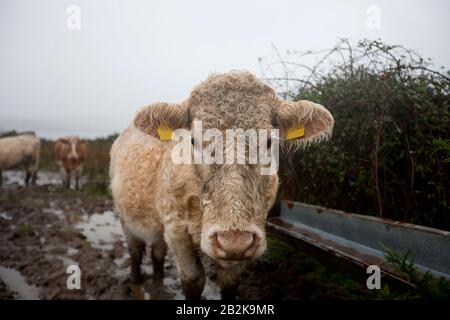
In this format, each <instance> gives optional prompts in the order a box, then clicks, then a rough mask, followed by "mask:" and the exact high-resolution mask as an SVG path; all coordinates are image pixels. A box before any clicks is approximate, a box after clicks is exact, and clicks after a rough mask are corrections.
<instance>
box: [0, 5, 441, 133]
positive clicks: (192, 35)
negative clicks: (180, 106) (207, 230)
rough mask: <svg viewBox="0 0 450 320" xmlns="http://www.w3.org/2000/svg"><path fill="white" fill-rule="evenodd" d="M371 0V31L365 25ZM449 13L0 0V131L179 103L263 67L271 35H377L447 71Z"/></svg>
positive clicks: (97, 119)
mask: <svg viewBox="0 0 450 320" xmlns="http://www.w3.org/2000/svg"><path fill="white" fill-rule="evenodd" d="M71 5H76V6H78V8H79V9H80V29H76V26H77V24H76V18H74V17H76V12H75V13H74V11H71V13H69V14H68V13H67V8H68V7H70V6H71ZM371 5H375V6H377V7H376V8H379V10H380V24H379V28H376V27H375V28H369V27H368V24H367V21H368V19H370V17H373V15H371V14H370V13H369V14H368V13H367V9H368V7H369V6H371ZM449 14H450V1H448V0H420V1H416V0H408V1H407V0H405V1H392V0H387V1H361V0H354V1H350V0H348V1H324V0H323V1H318V0H315V1H298V0H297V1H285V0H276V1H262V0H258V1H243V0H237V1H235V0H227V1H212V0H209V1H195V0H190V1H162V0H161V1H149V0H126V1H125V0H123V1H117V0H102V1H101V0H86V1H77V0H71V1H65V0H39V1H25V0H1V1H0V131H5V130H9V129H19V130H35V131H36V132H37V133H38V134H39V135H41V136H44V137H52V138H55V137H57V136H59V135H65V134H80V135H82V136H84V137H93V136H99V135H107V134H109V133H112V132H118V131H120V130H122V129H123V128H124V127H126V126H127V125H128V123H129V121H130V120H131V117H132V115H133V114H134V112H135V110H136V109H138V108H139V107H141V106H144V105H146V104H149V103H151V102H154V101H168V102H176V101H180V100H182V99H184V98H185V97H187V95H188V93H189V91H190V90H191V88H192V87H193V86H194V85H196V84H197V83H198V82H200V81H202V80H203V79H205V78H206V77H207V76H208V74H209V73H211V72H222V71H228V70H232V69H247V70H250V71H252V72H254V73H255V74H257V75H258V76H260V75H261V73H260V67H259V64H258V57H268V59H270V57H271V56H272V55H273V53H274V52H273V49H272V46H271V43H273V44H275V45H276V46H277V47H278V48H279V49H280V50H286V49H294V50H299V51H304V50H309V49H313V50H314V49H324V48H329V47H331V46H333V45H334V44H335V43H336V42H337V40H338V39H339V38H349V39H350V40H352V41H355V42H356V41H357V40H359V39H362V38H370V39H376V38H381V39H382V40H384V41H386V42H388V43H392V44H402V45H404V46H406V47H408V48H411V49H415V50H417V51H418V52H419V53H420V54H422V55H423V56H425V57H431V58H432V59H433V60H434V62H435V64H436V65H438V66H441V65H443V66H445V67H447V68H450V44H449V31H450V19H449V18H450V17H449ZM74 19H75V20H74ZM68 24H69V27H68ZM73 28H75V29H73Z"/></svg>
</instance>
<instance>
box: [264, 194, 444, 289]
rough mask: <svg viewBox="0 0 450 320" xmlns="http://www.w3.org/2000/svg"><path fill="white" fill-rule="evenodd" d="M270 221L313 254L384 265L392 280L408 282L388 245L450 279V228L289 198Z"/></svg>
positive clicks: (364, 264) (271, 226) (272, 226)
mask: <svg viewBox="0 0 450 320" xmlns="http://www.w3.org/2000/svg"><path fill="white" fill-rule="evenodd" d="M267 224H268V227H269V230H271V231H275V232H277V233H279V234H282V235H284V236H287V238H289V239H290V240H294V242H295V243H297V244H300V246H301V248H302V249H305V250H306V251H307V252H308V253H315V254H316V255H318V256H320V257H324V258H327V259H329V258H330V256H331V257H332V258H333V259H332V260H340V262H344V263H345V264H346V265H347V266H348V265H352V266H353V267H356V269H359V272H360V273H361V271H364V274H365V270H366V268H367V266H369V265H378V266H379V267H380V269H381V271H382V273H383V275H384V276H387V277H388V278H389V279H390V280H397V281H400V282H403V283H407V281H406V280H405V279H404V278H403V277H402V275H401V274H399V273H398V272H397V271H395V270H394V269H393V267H392V266H391V265H389V264H388V263H387V262H386V260H385V250H386V249H385V248H389V249H390V250H392V251H394V252H399V253H403V254H404V253H406V252H408V250H409V251H410V256H409V257H410V258H411V259H412V260H413V262H414V263H415V265H416V267H417V268H418V269H419V270H420V271H424V272H426V271H429V272H430V273H431V274H433V275H435V276H437V277H444V278H447V279H448V280H450V232H448V231H443V230H438V229H433V228H428V227H422V226H417V225H414V224H409V223H403V222H398V221H392V220H387V219H381V218H377V217H372V216H363V215H359V214H352V213H346V212H343V211H338V210H333V209H327V208H322V207H318V206H312V205H307V204H304V203H298V202H286V201H284V202H281V203H279V204H277V205H276V206H275V207H274V209H273V210H272V212H271V214H270V216H269V218H268V220H267ZM341 264H342V263H341ZM361 268H362V269H361ZM341 269H342V268H341ZM353 269H355V268H353ZM366 276H367V275H366Z"/></svg>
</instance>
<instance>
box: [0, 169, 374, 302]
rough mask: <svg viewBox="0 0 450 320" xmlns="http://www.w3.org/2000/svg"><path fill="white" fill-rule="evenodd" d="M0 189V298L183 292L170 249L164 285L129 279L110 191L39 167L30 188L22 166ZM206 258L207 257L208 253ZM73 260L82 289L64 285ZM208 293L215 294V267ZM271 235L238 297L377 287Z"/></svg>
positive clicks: (316, 295)
mask: <svg viewBox="0 0 450 320" xmlns="http://www.w3.org/2000/svg"><path fill="white" fill-rule="evenodd" d="M4 176H5V180H6V181H4V182H5V183H4V185H3V187H2V188H0V243H1V245H0V299H183V298H184V295H183V293H182V291H181V285H180V282H179V280H178V278H177V274H176V268H175V266H174V263H173V259H172V258H171V256H170V253H169V256H168V258H167V259H166V263H165V279H164V283H163V285H162V286H156V285H153V283H152V278H151V275H152V267H151V262H150V259H148V258H147V257H145V258H144V264H143V270H144V274H145V281H144V283H143V284H142V285H141V286H132V285H130V284H129V273H130V271H129V259H128V252H127V248H126V244H125V241H124V237H123V234H122V230H121V226H120V223H119V221H118V219H117V216H116V214H115V213H114V210H113V203H112V200H111V198H110V196H108V195H99V194H97V193H92V192H88V191H87V190H83V189H82V190H81V191H75V190H67V189H64V188H62V187H61V186H60V183H59V178H58V175H57V174H55V173H43V172H40V174H39V179H38V185H37V186H34V187H25V186H23V184H22V180H21V173H19V172H15V171H10V172H6V174H4ZM204 260H205V261H204V262H205V264H206V265H208V264H209V261H207V259H206V258H205V259H204ZM69 265H78V266H79V267H80V269H81V273H82V274H81V289H80V290H69V289H68V288H67V285H66V281H67V278H68V276H69V274H67V273H66V269H67V267H68V266H69ZM210 269H211V268H207V273H208V274H209V278H208V280H207V284H206V287H205V290H204V292H203V298H204V299H218V298H219V297H220V294H219V289H218V287H217V286H216V285H215V283H214V274H212V271H211V270H210ZM363 285H364V284H363V283H358V282H355V281H353V280H352V279H349V278H347V277H345V276H343V275H341V274H339V273H335V272H332V271H330V270H327V269H326V268H325V267H324V266H322V265H321V264H320V263H319V262H317V261H316V260H314V259H311V258H309V257H305V256H303V255H302V253H299V252H295V251H293V249H292V248H290V247H288V246H286V245H283V244H280V243H278V242H277V241H273V239H272V238H270V237H269V250H268V252H267V254H266V255H265V256H264V257H263V258H261V259H260V260H258V261H255V262H253V263H252V264H251V265H249V268H248V271H246V273H245V274H244V276H243V279H242V282H241V285H240V288H239V293H238V298H240V299H261V298H264V299H371V298H377V297H378V296H377V294H374V293H373V292H369V291H368V290H367V289H365V288H364V286H363Z"/></svg>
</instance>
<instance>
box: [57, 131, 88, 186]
mask: <svg viewBox="0 0 450 320" xmlns="http://www.w3.org/2000/svg"><path fill="white" fill-rule="evenodd" d="M86 152H87V146H86V141H84V140H82V139H80V138H79V137H77V136H67V137H63V138H59V139H58V140H56V142H55V145H54V147H53V153H54V157H55V160H56V162H57V163H58V165H59V168H60V173H61V178H62V182H63V185H65V186H66V187H67V188H70V179H71V177H74V178H75V188H76V189H78V188H79V187H80V176H81V173H82V171H83V164H84V160H85V159H86Z"/></svg>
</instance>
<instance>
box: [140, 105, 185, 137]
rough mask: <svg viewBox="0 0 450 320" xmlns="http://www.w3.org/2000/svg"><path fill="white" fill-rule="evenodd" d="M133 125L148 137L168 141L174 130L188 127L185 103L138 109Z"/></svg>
mask: <svg viewBox="0 0 450 320" xmlns="http://www.w3.org/2000/svg"><path fill="white" fill-rule="evenodd" d="M133 124H134V126H135V127H136V128H137V129H139V130H141V131H142V132H144V133H146V134H148V135H151V136H154V137H156V138H159V139H160V140H170V137H171V134H172V132H173V131H174V130H176V129H180V128H186V127H187V126H188V125H189V110H188V107H187V104H185V103H180V104H175V103H165V102H157V103H153V104H151V105H149V106H146V107H144V108H142V109H140V110H139V111H138V112H137V114H136V116H135V117H134V121H133Z"/></svg>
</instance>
